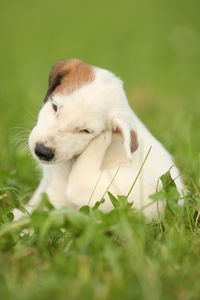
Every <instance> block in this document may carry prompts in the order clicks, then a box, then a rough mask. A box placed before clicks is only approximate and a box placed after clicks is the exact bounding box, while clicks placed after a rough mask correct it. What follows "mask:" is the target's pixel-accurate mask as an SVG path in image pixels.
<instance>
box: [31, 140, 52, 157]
mask: <svg viewBox="0 0 200 300" xmlns="http://www.w3.org/2000/svg"><path fill="white" fill-rule="evenodd" d="M35 154H36V155H37V157H39V159H41V160H45V161H50V160H52V159H53V157H54V150H53V149H52V148H49V147H46V146H45V145H43V144H40V143H37V144H36V146H35Z"/></svg>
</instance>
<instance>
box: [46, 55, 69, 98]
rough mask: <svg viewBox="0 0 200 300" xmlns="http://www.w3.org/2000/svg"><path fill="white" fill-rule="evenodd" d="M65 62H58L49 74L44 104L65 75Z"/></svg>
mask: <svg viewBox="0 0 200 300" xmlns="http://www.w3.org/2000/svg"><path fill="white" fill-rule="evenodd" d="M65 65H66V61H65V60H59V61H58V62H57V63H56V64H55V65H54V66H53V67H52V70H51V72H50V74H49V85H48V89H47V92H46V95H45V98H44V102H46V101H47V100H48V98H49V96H50V95H51V94H52V93H53V91H54V90H55V89H56V87H57V86H59V85H60V84H61V81H62V78H63V76H64V75H66V70H65Z"/></svg>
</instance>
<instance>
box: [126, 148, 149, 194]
mask: <svg viewBox="0 0 200 300" xmlns="http://www.w3.org/2000/svg"><path fill="white" fill-rule="evenodd" d="M151 149H152V146H151V147H150V148H149V150H148V152H147V154H146V156H145V159H144V161H143V163H142V165H141V167H140V170H139V172H138V173H137V176H136V178H135V180H134V182H133V184H132V186H131V188H130V190H129V192H128V194H127V196H126V197H127V198H128V197H129V195H130V193H131V192H132V189H133V188H134V186H135V184H136V182H137V180H138V177H139V176H140V173H141V172H142V169H143V167H144V164H145V162H146V160H147V158H148V156H149V153H150V152H151Z"/></svg>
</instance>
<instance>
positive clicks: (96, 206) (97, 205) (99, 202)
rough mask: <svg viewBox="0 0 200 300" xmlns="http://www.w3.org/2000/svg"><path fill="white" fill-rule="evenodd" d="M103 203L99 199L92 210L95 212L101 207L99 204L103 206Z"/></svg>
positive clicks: (103, 200)
mask: <svg viewBox="0 0 200 300" xmlns="http://www.w3.org/2000/svg"><path fill="white" fill-rule="evenodd" d="M104 202H105V199H101V200H100V201H97V202H96V203H95V205H94V206H93V210H97V209H98V208H99V207H100V206H101V204H103V203H104Z"/></svg>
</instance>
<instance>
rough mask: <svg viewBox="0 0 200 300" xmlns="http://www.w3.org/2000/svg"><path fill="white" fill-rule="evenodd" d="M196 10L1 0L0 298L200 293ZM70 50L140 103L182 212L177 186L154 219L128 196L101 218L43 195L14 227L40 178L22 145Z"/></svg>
mask: <svg viewBox="0 0 200 300" xmlns="http://www.w3.org/2000/svg"><path fill="white" fill-rule="evenodd" d="M199 11H200V4H199V1H197V0H196V1H195V0H191V1H186V0H182V1H179V0H174V1H171V0H157V1H156V0H150V1H148V0H141V1H138V0H137V1H133V0H124V1H121V0H119V1H114V0H110V1H105V0H102V1H89V0H85V1H80V0H77V1H64V0H63V1H62V0H58V1H47V0H42V1H38V0H35V1H25V0H19V1H14V0H9V1H4V2H3V1H1V10H0V33H1V47H0V55H1V73H0V82H1V89H0V199H1V200H0V207H1V208H0V299H2V300H3V299H6V300H9V299H19V300H23V299H145V300H146V299H152V300H156V299H163V300H164V299H181V300H185V299H199V297H200V284H199V278H200V228H199V223H200V222H198V213H195V211H198V210H199V209H200V138H199V136H200V126H199V125H200V119H199V115H200V84H199V82H200V20H199ZM69 57H80V58H81V59H83V60H85V61H86V62H88V63H90V64H94V65H98V66H101V67H105V68H107V69H110V70H112V71H113V72H115V73H116V74H117V75H118V76H120V77H121V78H122V79H123V80H124V83H125V89H126V92H127V94H128V98H129V101H130V103H131V105H132V107H133V109H134V110H135V112H136V113H137V114H138V115H139V117H140V118H141V119H142V120H143V122H144V123H145V124H146V125H147V126H148V128H149V129H150V130H151V131H152V132H153V133H154V135H155V136H156V137H157V138H158V139H159V140H160V141H161V142H162V143H163V144H164V145H165V146H166V148H167V149H168V150H169V151H170V152H171V153H172V154H173V155H174V158H175V161H176V163H177V165H178V166H179V168H180V170H181V174H182V178H183V180H184V183H185V185H186V186H187V188H188V195H187V196H186V199H185V200H186V208H185V209H182V208H180V207H178V206H177V204H176V192H175V190H174V187H173V185H172V184H171V185H169V186H168V187H167V188H166V189H165V196H166V197H167V199H168V205H169V208H168V210H167V211H166V215H165V217H164V218H163V220H162V222H160V221H157V222H152V223H151V224H148V225H147V224H146V223H145V220H144V218H143V215H142V213H139V212H134V213H133V212H132V211H131V210H130V207H129V206H128V204H127V203H126V199H125V198H120V199H119V201H118V200H116V199H113V198H112V197H111V198H112V201H113V203H114V205H115V206H116V205H117V207H114V209H113V211H112V212H110V213H109V214H107V215H105V214H103V213H101V212H100V211H99V209H98V208H97V207H96V208H94V209H90V210H89V209H88V208H87V207H86V208H84V209H82V211H81V212H77V213H71V212H69V211H68V210H67V209H62V210H61V211H55V210H54V209H52V207H51V206H50V205H49V203H48V200H47V199H46V198H45V196H44V199H43V201H42V203H41V205H40V207H39V208H38V209H37V211H36V212H35V213H34V214H33V215H32V216H31V217H26V218H24V219H22V220H21V221H19V223H16V224H15V223H13V222H12V214H11V210H12V207H13V206H15V205H17V206H19V204H20V203H23V201H26V200H27V199H29V197H30V195H31V194H32V192H33V191H34V189H35V187H36V186H37V184H38V182H39V174H38V171H37V168H35V163H34V161H33V159H32V158H31V156H30V154H29V153H28V152H27V149H26V148H25V144H26V139H27V136H28V133H29V131H30V129H31V127H32V126H33V125H34V123H35V121H36V118H37V112H38V110H39V108H40V106H41V104H42V100H43V97H44V95H45V92H46V88H47V79H48V74H49V71H50V68H51V66H52V65H53V63H54V62H55V61H57V60H58V59H60V58H69ZM194 214H195V218H193V216H194ZM27 229H28V230H27ZM30 232H31V234H30Z"/></svg>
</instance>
